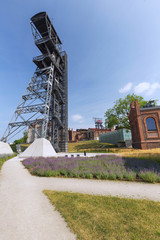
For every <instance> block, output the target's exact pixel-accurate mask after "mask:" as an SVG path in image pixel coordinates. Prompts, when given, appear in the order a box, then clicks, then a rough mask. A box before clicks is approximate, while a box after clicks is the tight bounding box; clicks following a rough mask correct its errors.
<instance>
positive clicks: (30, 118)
mask: <svg viewBox="0 0 160 240" xmlns="http://www.w3.org/2000/svg"><path fill="white" fill-rule="evenodd" d="M31 29H32V34H33V38H34V42H35V45H36V46H37V47H38V49H39V50H40V51H41V53H42V55H40V56H37V57H34V58H33V62H34V63H35V65H36V69H35V72H34V74H33V76H32V78H31V80H30V82H29V84H28V86H27V88H26V90H25V93H24V94H23V95H22V98H21V101H20V103H19V104H18V106H17V108H16V110H15V112H14V114H13V117H12V119H11V121H10V123H9V124H8V127H7V129H6V131H5V133H4V135H3V137H2V139H1V140H2V141H7V139H8V137H11V136H12V134H13V133H15V132H16V131H18V132H19V129H20V128H21V127H23V126H27V127H30V128H31V129H32V130H33V131H36V130H35V129H34V128H33V125H35V124H40V125H41V129H42V131H41V133H38V132H36V134H37V136H38V137H44V138H46V139H49V140H50V141H51V143H52V144H53V147H54V148H55V150H56V151H64V152H65V151H68V73H67V68H68V66H67V54H66V52H64V51H62V42H61V40H60V38H59V36H58V34H57V32H56V31H55V29H54V27H53V25H52V23H51V21H50V19H49V17H48V15H47V13H46V12H40V13H38V14H36V15H34V16H33V17H32V18H31Z"/></svg>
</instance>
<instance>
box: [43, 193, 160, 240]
mask: <svg viewBox="0 0 160 240" xmlns="http://www.w3.org/2000/svg"><path fill="white" fill-rule="evenodd" d="M44 193H45V194H46V195H47V196H48V198H49V199H50V201H51V203H52V204H53V205H54V206H55V208H56V209H57V210H58V211H59V212H60V214H61V215H62V217H64V219H65V220H66V222H67V224H68V226H69V227H70V229H71V231H72V232H74V233H75V234H76V235H77V239H79V240H93V239H96V240H122V239H123V240H129V239H133V240H156V239H160V203H159V202H153V201H147V200H133V199H125V198H124V199H123V198H118V197H108V196H107V197H106V196H94V195H86V194H78V193H68V192H55V191H50V190H45V191H44Z"/></svg>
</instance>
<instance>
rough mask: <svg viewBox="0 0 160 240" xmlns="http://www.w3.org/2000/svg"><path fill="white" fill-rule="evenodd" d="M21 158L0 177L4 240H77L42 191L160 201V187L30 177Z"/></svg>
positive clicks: (6, 166) (0, 229)
mask: <svg viewBox="0 0 160 240" xmlns="http://www.w3.org/2000/svg"><path fill="white" fill-rule="evenodd" d="M20 160H21V159H19V158H18V157H16V158H13V159H11V160H9V161H7V162H6V163H5V164H4V166H3V168H2V171H1V175H0V239H1V240H10V239H12V240H28V239H29V240H32V239H33V240H41V239H43V240H52V239H53V240H54V239H55V240H61V239H62V240H72V239H76V237H75V235H73V234H72V233H71V232H70V230H69V229H68V228H67V226H66V223H65V222H64V220H63V219H62V217H61V216H60V214H59V213H58V212H57V211H55V210H54V208H53V206H52V205H51V204H50V203H49V200H48V199H47V198H46V196H45V195H44V194H43V193H42V190H43V189H50V190H56V191H71V192H80V193H88V194H98V195H99V194H100V195H112V196H121V197H129V198H142V199H144V198H145V199H150V200H155V201H160V184H146V183H134V182H120V181H101V180H87V179H83V180H81V179H67V178H39V177H35V176H31V175H30V174H29V173H28V171H27V170H26V169H25V168H24V166H23V165H22V164H21V162H20Z"/></svg>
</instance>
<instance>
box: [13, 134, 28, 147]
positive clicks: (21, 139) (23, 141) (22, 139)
mask: <svg viewBox="0 0 160 240" xmlns="http://www.w3.org/2000/svg"><path fill="white" fill-rule="evenodd" d="M27 134H28V133H27V131H25V132H24V133H23V137H22V138H20V139H18V140H15V141H14V143H15V144H21V143H26V142H27Z"/></svg>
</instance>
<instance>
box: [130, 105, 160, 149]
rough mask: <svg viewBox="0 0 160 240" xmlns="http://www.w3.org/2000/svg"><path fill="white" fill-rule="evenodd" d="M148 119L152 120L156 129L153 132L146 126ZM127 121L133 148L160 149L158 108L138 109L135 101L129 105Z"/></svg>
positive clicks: (159, 110) (159, 116) (159, 112)
mask: <svg viewBox="0 0 160 240" xmlns="http://www.w3.org/2000/svg"><path fill="white" fill-rule="evenodd" d="M148 118H151V119H152V120H153V119H154V120H153V122H155V126H156V129H155V130H153V131H151V130H149V127H148V126H147V122H146V120H147V119H148ZM129 121H130V126H131V132H132V142H133V144H132V145H133V147H134V148H139V149H150V148H160V106H155V107H146V108H140V107H139V103H138V101H137V100H136V101H135V102H134V103H133V102H132V103H131V110H130V113H129Z"/></svg>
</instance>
